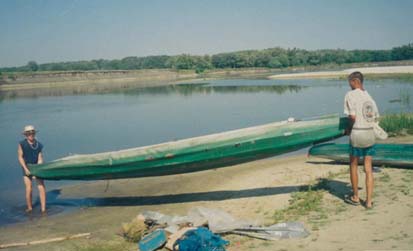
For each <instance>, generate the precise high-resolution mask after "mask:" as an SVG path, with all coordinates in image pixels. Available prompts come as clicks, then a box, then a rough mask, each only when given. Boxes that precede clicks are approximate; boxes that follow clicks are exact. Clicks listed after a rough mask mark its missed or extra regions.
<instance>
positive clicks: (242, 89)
mask: <svg viewBox="0 0 413 251" xmlns="http://www.w3.org/2000/svg"><path fill="white" fill-rule="evenodd" d="M303 88H306V87H305V86H299V85H241V86H236V85H230V86H222V85H209V84H207V83H200V84H177V85H167V86H156V87H144V88H142V87H138V88H136V87H134V88H132V87H129V86H122V87H118V88H115V89H114V88H113V87H110V86H105V85H91V86H76V87H73V88H69V87H68V88H38V89H28V90H11V91H0V102H1V101H2V100H6V99H13V98H19V97H30V98H36V97H41V96H71V95H85V94H104V93H120V94H125V95H148V94H149V95H170V94H179V95H184V96H190V95H192V94H212V93H257V92H274V93H277V94H283V93H285V92H295V93H297V92H299V91H301V90H302V89H303Z"/></svg>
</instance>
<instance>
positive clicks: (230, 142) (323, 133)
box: [30, 116, 347, 180]
mask: <svg viewBox="0 0 413 251" xmlns="http://www.w3.org/2000/svg"><path fill="white" fill-rule="evenodd" d="M346 124H347V119H345V118H340V117H338V116H327V117H323V118H318V119H314V120H308V121H282V122H275V123H270V124H266V125H261V126H255V127H249V128H245V129H239V130H233V131H228V132H223V133H217V134H211V135H206V136H200V137H195V138H189V139H183V140H178V141H171V142H167V143H163V144H157V145H151V146H144V147H138V148H132V149H126V150H122V151H117V152H106V153H97V154H84V155H72V156H69V157H65V158H62V159H57V160H54V161H51V162H48V163H44V164H41V165H34V166H31V167H30V170H31V173H32V174H33V175H34V176H37V177H39V178H42V179H49V180H60V179H69V180H98V179H119V178H132V177H147V176H160V175H168V174H177V173H187V172H194V171H200V170H206V169H211V168H218V167H224V166H228V165H233V164H238V163H242V162H247V161H251V160H255V159H261V158H266V157H270V156H274V155H278V154H282V153H286V152H290V151H295V150H298V149H300V148H304V147H307V146H310V145H312V144H314V143H316V142H323V141H328V140H331V139H333V138H337V137H340V136H342V135H343V130H344V128H345V126H346Z"/></svg>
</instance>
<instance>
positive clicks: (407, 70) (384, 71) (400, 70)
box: [268, 65, 413, 79]
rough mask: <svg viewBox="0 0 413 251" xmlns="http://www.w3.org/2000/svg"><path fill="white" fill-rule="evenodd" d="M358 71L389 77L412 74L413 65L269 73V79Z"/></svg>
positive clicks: (332, 74) (332, 75) (342, 76)
mask: <svg viewBox="0 0 413 251" xmlns="http://www.w3.org/2000/svg"><path fill="white" fill-rule="evenodd" d="M355 71H360V72H362V73H363V74H365V75H367V76H369V75H372V76H374V77H380V76H381V75H382V76H385V77H386V78H391V77H392V76H391V75H392V74H394V76H395V77H397V76H398V75H400V74H413V65H409V66H380V67H359V68H349V69H344V70H340V71H315V72H303V73H289V74H276V75H271V76H269V77H268V78H269V79H311V78H345V77H347V76H348V75H349V74H350V73H352V72H355Z"/></svg>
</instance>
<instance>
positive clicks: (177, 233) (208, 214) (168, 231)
mask: <svg viewBox="0 0 413 251" xmlns="http://www.w3.org/2000/svg"><path fill="white" fill-rule="evenodd" d="M122 234H123V236H124V237H125V239H127V240H128V241H132V242H138V246H139V249H140V250H141V251H153V250H156V249H159V248H163V247H165V248H167V249H169V250H180V251H189V250H190V251H209V250H216V251H223V250H225V246H226V245H228V244H229V242H228V241H226V240H224V239H223V238H222V237H221V236H220V235H224V234H238V235H243V236H249V237H252V238H258V239H263V240H278V239H285V238H304V237H306V236H308V235H309V233H308V232H307V231H306V230H305V228H304V225H303V224H302V223H299V222H288V223H279V224H275V225H271V226H267V227H263V226H257V224H255V223H253V222H247V221H242V220H237V219H235V218H234V217H232V216H231V215H230V214H228V213H227V212H225V211H222V210H218V209H209V208H204V207H196V208H192V209H191V210H189V212H188V214H187V215H186V216H169V215H164V214H161V213H159V212H154V211H145V212H143V213H142V214H139V215H138V216H137V217H136V218H135V219H133V220H132V221H131V222H130V223H124V224H123V225H122Z"/></svg>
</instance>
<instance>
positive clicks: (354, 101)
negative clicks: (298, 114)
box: [344, 72, 379, 209]
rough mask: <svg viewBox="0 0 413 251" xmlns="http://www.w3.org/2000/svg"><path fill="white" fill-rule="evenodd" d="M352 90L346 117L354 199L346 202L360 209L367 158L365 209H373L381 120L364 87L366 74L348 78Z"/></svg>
mask: <svg viewBox="0 0 413 251" xmlns="http://www.w3.org/2000/svg"><path fill="white" fill-rule="evenodd" d="M348 82H349V84H350V87H351V89H352V90H351V91H349V92H348V93H347V94H346V96H345V98H344V113H345V114H346V115H348V117H349V120H350V127H349V129H350V130H349V131H348V133H350V180H351V186H352V188H353V195H352V196H346V197H345V202H347V203H349V204H352V205H360V198H359V193H358V163H359V159H360V157H361V158H364V170H365V173H366V193H367V197H366V201H365V207H366V208H367V209H370V208H372V207H373V202H372V195H373V170H372V159H373V156H374V155H375V149H374V144H375V134H374V130H373V126H374V123H375V122H376V121H377V119H378V117H379V112H378V109H377V105H376V102H374V100H373V99H372V97H371V96H370V95H369V94H368V93H367V91H366V90H365V89H364V87H363V74H362V73H361V72H353V73H351V74H350V75H349V76H348Z"/></svg>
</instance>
